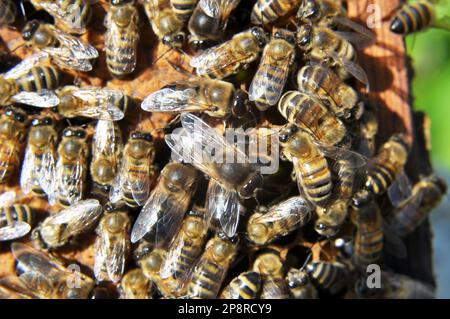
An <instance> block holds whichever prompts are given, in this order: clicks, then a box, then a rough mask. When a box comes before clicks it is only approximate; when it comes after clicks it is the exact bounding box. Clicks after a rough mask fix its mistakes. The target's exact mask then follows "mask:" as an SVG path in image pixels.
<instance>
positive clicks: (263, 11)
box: [250, 0, 301, 25]
mask: <svg viewBox="0 0 450 319" xmlns="http://www.w3.org/2000/svg"><path fill="white" fill-rule="evenodd" d="M300 2H301V0H257V1H256V3H255V5H254V6H253V10H252V15H251V17H250V19H251V22H252V24H256V25H261V24H263V25H268V24H270V23H272V22H275V21H276V20H278V19H279V18H281V17H284V16H286V15H287V14H289V12H291V11H293V10H295V9H296V8H297V7H298V6H299V4H300Z"/></svg>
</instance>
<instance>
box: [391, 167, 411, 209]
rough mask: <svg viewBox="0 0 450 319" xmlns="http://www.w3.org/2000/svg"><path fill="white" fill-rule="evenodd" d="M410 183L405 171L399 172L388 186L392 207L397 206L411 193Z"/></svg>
mask: <svg viewBox="0 0 450 319" xmlns="http://www.w3.org/2000/svg"><path fill="white" fill-rule="evenodd" d="M412 187H413V186H412V184H411V181H410V179H409V178H408V176H407V175H406V173H405V172H404V171H403V172H401V173H400V174H399V175H398V176H397V178H396V179H395V181H394V182H393V183H392V185H391V186H390V187H389V188H388V191H387V193H388V197H389V200H390V201H391V203H392V205H394V207H397V206H399V205H400V204H401V203H402V202H404V201H405V200H407V199H408V198H409V197H410V196H411V194H412Z"/></svg>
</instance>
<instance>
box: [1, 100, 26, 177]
mask: <svg viewBox="0 0 450 319" xmlns="http://www.w3.org/2000/svg"><path fill="white" fill-rule="evenodd" d="M27 122H28V115H27V114H26V113H25V112H24V111H23V110H21V109H19V108H15V107H12V106H10V107H7V108H6V109H5V110H4V111H3V112H2V114H1V115H0V138H1V140H2V141H3V142H2V144H1V145H0V184H3V183H6V182H8V181H9V179H10V177H11V176H12V175H13V174H14V173H15V172H16V170H17V169H19V167H20V164H21V162H20V161H21V156H22V152H23V148H24V146H25V142H26V135H27V131H26V126H27V124H28V123H27Z"/></svg>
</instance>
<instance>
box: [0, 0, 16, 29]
mask: <svg viewBox="0 0 450 319" xmlns="http://www.w3.org/2000/svg"><path fill="white" fill-rule="evenodd" d="M16 16H17V7H16V5H15V3H14V2H13V1H12V0H1V1H0V26H5V25H10V24H13V23H14V21H15V20H16Z"/></svg>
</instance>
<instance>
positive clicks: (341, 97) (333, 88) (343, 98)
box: [297, 63, 359, 118]
mask: <svg viewBox="0 0 450 319" xmlns="http://www.w3.org/2000/svg"><path fill="white" fill-rule="evenodd" d="M297 84H298V88H299V90H300V91H303V92H308V93H310V94H311V95H316V96H317V97H318V98H319V99H320V101H321V102H322V103H325V104H326V105H327V106H328V107H329V108H330V109H331V110H332V111H333V112H334V114H336V116H338V117H343V118H350V117H351V116H352V114H354V113H355V111H356V110H357V105H358V103H359V96H358V93H357V92H356V91H355V90H354V89H353V88H352V87H351V86H349V85H347V84H346V83H345V82H344V81H342V80H341V79H340V78H339V76H338V75H337V74H336V73H335V72H334V71H333V70H331V69H330V68H327V67H324V66H321V65H320V64H311V63H310V64H308V65H306V66H304V67H302V68H301V69H300V70H299V71H298V74H297Z"/></svg>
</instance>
